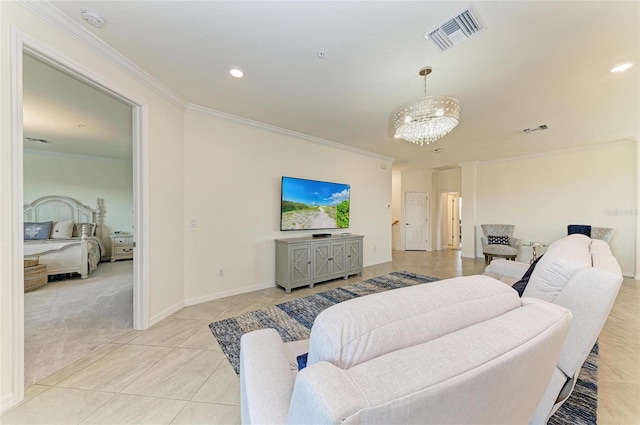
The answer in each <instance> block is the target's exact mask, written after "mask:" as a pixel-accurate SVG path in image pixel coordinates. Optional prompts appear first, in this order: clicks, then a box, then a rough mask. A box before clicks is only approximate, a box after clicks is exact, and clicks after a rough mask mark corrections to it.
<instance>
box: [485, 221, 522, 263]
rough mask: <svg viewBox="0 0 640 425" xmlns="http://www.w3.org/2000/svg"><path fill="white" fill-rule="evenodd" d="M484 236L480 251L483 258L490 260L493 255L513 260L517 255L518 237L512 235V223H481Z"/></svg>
mask: <svg viewBox="0 0 640 425" xmlns="http://www.w3.org/2000/svg"><path fill="white" fill-rule="evenodd" d="M480 227H482V232H483V233H484V236H483V237H482V238H481V239H480V240H481V242H482V253H483V254H484V260H485V261H486V262H491V260H493V257H504V258H506V259H507V260H515V259H516V255H518V239H516V238H514V237H512V235H513V229H514V227H515V226H514V225H512V224H481V225H480Z"/></svg>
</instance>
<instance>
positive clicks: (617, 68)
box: [611, 62, 634, 72]
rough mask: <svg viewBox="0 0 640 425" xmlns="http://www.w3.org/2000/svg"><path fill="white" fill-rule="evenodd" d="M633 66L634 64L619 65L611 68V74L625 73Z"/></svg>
mask: <svg viewBox="0 0 640 425" xmlns="http://www.w3.org/2000/svg"><path fill="white" fill-rule="evenodd" d="M633 65H634V62H625V63H621V64H620V65H616V66H614V67H613V68H611V72H622V71H626V70H627V69H629V68H631V67H632V66H633Z"/></svg>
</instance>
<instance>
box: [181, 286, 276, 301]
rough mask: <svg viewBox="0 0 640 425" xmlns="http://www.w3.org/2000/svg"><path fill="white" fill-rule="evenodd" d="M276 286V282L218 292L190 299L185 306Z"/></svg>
mask: <svg viewBox="0 0 640 425" xmlns="http://www.w3.org/2000/svg"><path fill="white" fill-rule="evenodd" d="M275 286H276V284H275V282H266V283H259V284H257V285H253V286H246V287H244V288H238V289H232V290H229V291H223V292H216V293H215V294H208V295H203V296H201V297H195V298H189V299H187V300H185V301H184V305H185V307H188V306H191V305H196V304H202V303H206V302H208V301H215V300H219V299H221V298H226V297H230V296H233V295H240V294H246V293H247V292H253V291H259V290H261V289H268V288H273V287H275Z"/></svg>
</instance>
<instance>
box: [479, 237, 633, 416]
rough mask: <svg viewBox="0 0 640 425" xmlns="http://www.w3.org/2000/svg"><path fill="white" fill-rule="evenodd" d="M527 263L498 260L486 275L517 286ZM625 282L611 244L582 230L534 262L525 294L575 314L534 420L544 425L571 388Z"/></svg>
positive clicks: (556, 243)
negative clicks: (582, 232)
mask: <svg viewBox="0 0 640 425" xmlns="http://www.w3.org/2000/svg"><path fill="white" fill-rule="evenodd" d="M529 267H530V265H529V264H525V263H519V262H515V261H506V260H494V261H492V262H491V264H490V265H489V266H487V268H486V271H485V274H488V275H489V276H492V277H494V278H497V279H499V280H501V281H503V282H504V283H507V284H508V285H513V284H514V283H515V282H517V281H518V280H519V279H520V278H521V277H522V276H523V275H524V274H525V272H526V271H527V270H528V269H529ZM621 283H622V272H621V270H620V265H619V264H618V261H617V260H616V259H615V257H614V256H613V255H612V254H611V250H610V248H609V245H608V244H607V242H605V241H604V240H599V239H591V238H589V237H588V236H585V235H581V234H573V235H570V236H566V237H564V238H562V239H559V240H557V241H555V242H553V243H552V244H551V245H549V247H548V248H547V251H546V252H545V253H544V255H543V256H542V258H540V260H539V261H538V263H537V264H536V266H535V268H534V270H533V272H532V273H531V276H530V278H529V282H528V284H527V286H526V289H525V290H524V293H523V297H532V298H537V299H541V300H545V301H548V302H552V303H554V304H557V305H560V306H562V307H565V308H567V309H569V310H571V312H572V313H573V322H572V324H571V329H570V330H569V335H568V337H567V341H566V343H565V346H564V348H563V350H562V354H561V355H560V361H559V362H558V365H557V366H556V368H555V371H554V373H553V378H552V380H551V382H550V384H549V387H548V389H547V392H546V394H545V397H544V399H543V400H542V402H541V403H540V405H539V406H538V409H537V410H536V414H535V416H534V418H533V420H532V423H533V424H544V423H546V422H547V419H548V418H549V417H550V416H551V415H552V414H553V413H554V412H555V411H556V410H557V409H558V408H559V407H560V406H561V405H562V403H564V402H565V400H566V399H567V398H568V397H569V395H570V394H571V392H572V391H573V388H574V386H575V384H576V380H577V377H578V373H579V372H580V369H581V368H582V365H583V363H584V361H585V360H586V358H587V356H588V355H589V352H590V351H591V348H592V347H593V345H594V344H595V342H596V340H597V339H598V335H600V331H601V330H602V327H603V326H604V323H605V321H606V320H607V317H608V315H609V312H610V311H611V307H612V306H613V303H614V301H615V299H616V296H617V295H618V291H619V289H620V284H621Z"/></svg>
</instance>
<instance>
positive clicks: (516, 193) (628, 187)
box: [463, 141, 637, 276]
mask: <svg viewBox="0 0 640 425" xmlns="http://www.w3.org/2000/svg"><path fill="white" fill-rule="evenodd" d="M477 179H478V181H477V217H476V226H477V234H478V235H482V230H481V229H480V224H484V223H505V224H514V225H515V233H514V236H516V237H518V238H520V239H521V242H528V241H536V242H542V243H550V242H553V241H554V240H556V239H559V238H561V237H563V236H565V235H566V234H567V225H568V224H588V225H591V226H595V227H612V228H614V229H615V233H614V235H613V238H612V239H611V241H610V245H611V250H612V252H613V254H614V255H615V256H616V258H617V259H618V262H619V263H620V266H621V268H622V271H623V273H624V274H625V275H627V276H632V275H633V274H634V271H635V238H636V216H637V210H636V193H637V192H636V190H637V188H636V144H635V143H633V142H631V141H621V142H615V143H610V144H605V145H598V146H594V147H592V148H589V149H582V150H574V151H566V152H558V153H555V154H547V155H539V156H534V157H527V158H520V159H513V160H509V161H495V162H487V163H480V164H479V166H478V177H477ZM463 197H464V193H463ZM463 209H464V206H463ZM477 244H478V245H477V250H478V251H477V252H478V254H479V255H480V254H481V253H482V249H481V247H480V240H479V237H478V238H477ZM530 258H531V251H530V249H529V248H527V247H520V252H519V259H521V260H524V261H529V259H530Z"/></svg>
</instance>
